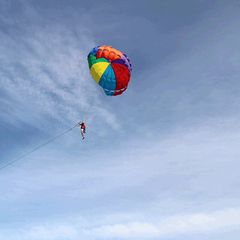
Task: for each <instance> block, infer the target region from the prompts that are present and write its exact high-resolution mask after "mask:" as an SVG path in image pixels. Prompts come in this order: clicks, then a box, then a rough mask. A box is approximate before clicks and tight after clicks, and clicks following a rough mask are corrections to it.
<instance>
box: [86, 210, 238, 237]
mask: <svg viewBox="0 0 240 240" xmlns="http://www.w3.org/2000/svg"><path fill="white" fill-rule="evenodd" d="M228 227H235V228H239V227H240V209H239V208H236V209H224V210H220V211H216V212H212V213H196V214H191V215H179V216H172V217H167V218H164V219H163V220H161V221H160V222H159V223H148V222H130V223H127V224H115V225H105V226H101V227H99V228H95V229H91V230H90V231H89V232H88V233H89V234H90V235H95V236H98V237H99V236H101V237H103V238H113V237H116V238H121V237H122V238H129V237H138V238H144V237H165V236H168V235H170V236H171V235H173V234H186V233H188V234H189V233H199V232H208V231H214V230H217V229H223V228H228Z"/></svg>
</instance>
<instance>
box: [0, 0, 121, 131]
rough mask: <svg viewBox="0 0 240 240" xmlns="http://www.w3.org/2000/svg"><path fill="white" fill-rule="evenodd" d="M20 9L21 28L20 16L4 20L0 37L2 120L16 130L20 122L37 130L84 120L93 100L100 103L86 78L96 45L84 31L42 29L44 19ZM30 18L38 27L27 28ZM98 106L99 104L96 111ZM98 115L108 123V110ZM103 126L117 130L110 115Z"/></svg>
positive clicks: (56, 26)
mask: <svg viewBox="0 0 240 240" xmlns="http://www.w3.org/2000/svg"><path fill="white" fill-rule="evenodd" d="M25 6H26V8H23V9H22V13H21V16H24V17H25V19H26V24H25V23H24V22H22V23H21V24H17V22H16V21H15V20H16V19H18V17H19V16H18V15H16V16H14V15H12V18H11V19H13V20H14V22H13V23H7V22H6V21H5V25H8V32H4V31H2V32H0V39H1V46H0V51H1V57H0V62H1V68H0V70H1V71H0V79H1V89H0V90H1V91H2V92H4V98H1V111H2V115H1V116H2V118H1V121H5V122H9V123H10V124H14V125H17V126H18V125H19V123H21V122H22V123H25V124H29V125H32V126H34V127H38V128H40V129H41V130H44V127H45V126H46V125H49V124H52V123H50V119H51V120H53V121H55V122H59V123H62V124H68V125H72V124H73V123H75V122H76V121H77V120H81V119H82V118H83V115H84V114H85V112H84V111H85V110H86V109H87V108H88V107H89V105H90V102H91V99H92V97H93V95H95V98H97V99H98V98H99V92H100V89H97V86H96V85H95V83H94V81H93V79H91V77H90V74H89V70H88V64H87V60H86V56H87V54H88V51H90V50H91V49H92V48H93V47H94V46H95V45H96V44H95V43H94V41H93V39H92V38H91V36H90V35H89V36H86V32H87V31H86V30H85V29H84V27H83V26H81V28H76V27H72V28H67V27H66V26H65V25H64V24H62V25H61V24H58V23H56V22H53V23H52V24H48V25H45V24H44V17H43V16H41V15H40V14H39V13H38V12H36V11H35V10H34V9H33V8H31V7H30V6H29V5H26V4H25V3H24V7H25ZM31 16H34V19H35V20H36V19H38V22H36V23H35V25H33V26H32V27H29V25H28V24H27V21H28V19H30V18H31ZM16 26H18V27H16ZM10 96H11V97H10ZM99 104H101V100H100V99H98V101H95V108H98V106H99ZM26 106H27V108H26ZM99 111H100V112H101V116H102V119H103V120H104V119H109V116H110V115H109V114H110V112H109V111H108V110H107V109H103V107H101V109H99ZM111 115H112V114H111ZM101 116H100V117H101ZM16 120H17V121H16ZM106 123H107V124H109V125H110V126H112V127H113V128H114V129H116V126H118V125H119V124H118V123H117V119H116V118H114V116H113V117H111V120H110V121H109V120H107V121H106Z"/></svg>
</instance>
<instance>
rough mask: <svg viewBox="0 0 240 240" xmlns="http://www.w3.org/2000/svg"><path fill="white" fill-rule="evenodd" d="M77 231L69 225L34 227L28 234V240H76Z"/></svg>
mask: <svg viewBox="0 0 240 240" xmlns="http://www.w3.org/2000/svg"><path fill="white" fill-rule="evenodd" d="M77 235H78V233H77V230H76V229H75V228H74V227H72V226H68V225H58V226H40V227H34V228H33V229H32V230H30V232H29V233H27V234H26V239H40V240H54V239H64V238H66V239H76V237H77Z"/></svg>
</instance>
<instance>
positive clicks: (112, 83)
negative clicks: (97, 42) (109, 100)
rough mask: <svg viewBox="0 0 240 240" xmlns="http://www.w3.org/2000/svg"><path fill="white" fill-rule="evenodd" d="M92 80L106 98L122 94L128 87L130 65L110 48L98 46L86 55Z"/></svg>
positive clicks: (119, 53)
mask: <svg viewBox="0 0 240 240" xmlns="http://www.w3.org/2000/svg"><path fill="white" fill-rule="evenodd" d="M88 64H89V69H90V73H91V75H92V77H93V79H94V80H95V81H96V82H97V83H98V84H99V85H100V86H101V87H102V88H103V89H104V91H105V93H106V94H107V95H108V96H116V95H120V94H122V93H123V92H124V91H125V90H126V89H127V86H128V83H129V81H130V76H131V72H132V64H131V62H130V60H129V59H128V57H127V56H126V55H125V54H123V53H121V52H120V51H118V50H116V49H114V48H113V47H111V46H98V47H95V48H93V49H92V51H91V52H90V53H89V54H88Z"/></svg>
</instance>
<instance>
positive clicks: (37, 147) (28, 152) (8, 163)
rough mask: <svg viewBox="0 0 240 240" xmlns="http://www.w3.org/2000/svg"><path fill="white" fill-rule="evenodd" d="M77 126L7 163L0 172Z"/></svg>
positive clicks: (0, 168)
mask: <svg viewBox="0 0 240 240" xmlns="http://www.w3.org/2000/svg"><path fill="white" fill-rule="evenodd" d="M77 126H78V124H77V125H75V126H74V127H72V128H70V129H68V130H67V131H65V132H64V133H62V134H60V135H58V136H56V137H55V138H53V139H51V140H49V141H48V142H46V143H44V144H42V145H40V146H38V147H37V148H35V149H33V150H32V151H30V152H28V153H26V154H24V155H22V156H21V157H19V158H17V159H15V160H13V161H12V162H10V163H7V164H6V165H4V166H3V167H0V170H2V169H4V168H6V167H8V166H9V165H11V164H13V163H15V162H17V161H19V160H20V159H22V158H24V157H26V156H27V155H29V154H30V153H32V152H35V151H36V150H38V149H40V148H42V147H43V146H45V145H47V144H48V143H50V142H52V141H54V140H56V139H57V138H59V137H61V136H62V135H64V134H66V133H68V132H70V131H71V130H73V129H74V128H76V127H77Z"/></svg>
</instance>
